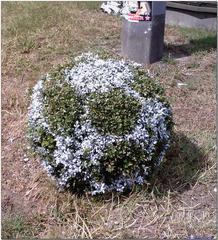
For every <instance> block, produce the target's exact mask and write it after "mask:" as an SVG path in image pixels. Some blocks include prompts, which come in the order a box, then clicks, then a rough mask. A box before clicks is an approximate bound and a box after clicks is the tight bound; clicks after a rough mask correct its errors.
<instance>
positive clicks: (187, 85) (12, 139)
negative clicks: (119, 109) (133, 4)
mask: <svg viewBox="0 0 218 240" xmlns="http://www.w3.org/2000/svg"><path fill="white" fill-rule="evenodd" d="M99 5H100V3H96V2H50V3H49V2H2V52H1V54H2V55H1V57H2V237H3V238H16V237H17V238H22V237H31V238H33V237H37V238H149V239H150V238H155V239H157V238H161V239H163V238H165V239H172V238H178V239H181V238H186V237H188V236H190V235H194V236H207V237H211V236H215V234H216V160H215V151H216V141H215V140H216V138H215V136H216V135H215V103H216V96H215V86H216V34H215V33H213V32H206V31H201V30H196V29H192V30H190V29H185V28H176V27H169V26H166V29H165V53H164V57H163V59H162V61H160V62H158V63H155V64H152V65H146V66H145V69H146V70H148V71H149V72H150V73H151V74H153V75H154V76H155V77H156V79H157V80H158V81H159V82H160V83H161V84H162V85H163V86H164V88H165V89H166V95H167V98H168V100H169V102H170V104H171V106H172V109H173V116H174V122H175V126H174V137H173V141H172V144H171V148H170V150H169V152H168V154H167V156H166V159H165V161H164V163H163V164H162V166H161V168H160V169H159V171H157V172H156V173H155V174H154V177H153V180H152V181H151V182H150V184H148V185H147V186H145V187H144V189H143V190H140V191H138V190H137V189H134V190H133V191H132V192H131V193H130V194H129V195H125V196H119V195H116V194H112V195H110V196H107V197H104V198H103V197H99V198H93V197H90V196H87V195H86V196H82V197H78V196H75V195H72V194H70V193H68V192H60V191H59V190H58V189H57V187H56V186H55V184H54V182H52V180H50V179H49V178H48V177H47V176H46V174H45V172H44V171H43V169H42V167H41V165H40V162H39V159H37V158H36V157H34V156H32V155H31V154H30V151H29V149H28V144H27V140H26V134H25V132H26V120H27V108H28V105H29V101H30V93H31V89H32V87H33V86H34V84H35V83H36V82H37V80H38V79H39V78H40V76H41V75H42V74H44V73H46V72H48V71H50V70H51V69H52V68H55V67H56V66H57V65H58V64H63V63H66V62H67V61H68V59H69V58H70V57H72V56H73V55H76V54H77V53H80V52H85V51H88V50H92V51H101V52H108V53H109V54H110V55H114V56H117V55H119V54H120V48H121V46H120V44H121V43H120V32H121V26H122V22H121V19H120V18H119V17H114V16H109V15H107V14H104V13H102V12H101V11H100V10H99ZM181 84H183V85H181Z"/></svg>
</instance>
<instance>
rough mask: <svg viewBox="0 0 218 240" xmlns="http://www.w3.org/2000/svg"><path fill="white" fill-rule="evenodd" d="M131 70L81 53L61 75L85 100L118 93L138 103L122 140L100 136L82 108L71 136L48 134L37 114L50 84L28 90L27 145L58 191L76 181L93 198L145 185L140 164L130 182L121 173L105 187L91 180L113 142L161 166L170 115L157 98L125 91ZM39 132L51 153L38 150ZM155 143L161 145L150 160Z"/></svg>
mask: <svg viewBox="0 0 218 240" xmlns="http://www.w3.org/2000/svg"><path fill="white" fill-rule="evenodd" d="M136 68H137V66H134V64H130V63H127V62H124V61H115V60H112V59H109V60H102V59H100V58H99V57H98V56H97V55H94V54H92V53H86V54H82V55H80V56H78V57H77V58H75V66H74V67H73V68H72V69H68V70H65V76H64V77H65V81H66V82H67V83H68V84H70V86H72V88H74V89H76V91H77V92H78V94H80V95H81V96H86V95H87V101H89V98H88V94H89V93H98V94H102V93H104V92H110V91H111V90H112V89H115V88H120V89H122V90H123V91H124V92H125V94H127V95H128V96H131V97H133V98H134V99H136V100H137V101H139V102H140V104H141V109H140V112H139V114H138V117H137V121H136V124H135V126H134V128H133V129H132V131H130V132H129V133H128V134H125V135H123V136H119V135H112V134H107V135H102V134H100V133H99V132H98V131H97V129H96V128H95V127H94V126H93V124H92V121H91V119H90V118H89V116H90V114H89V113H90V109H89V108H88V105H87V104H85V103H84V106H83V109H84V113H83V114H81V115H80V117H79V118H78V120H77V121H76V123H75V125H74V133H73V134H71V135H69V136H67V137H66V135H65V134H64V132H63V134H61V133H60V132H61V131H59V132H58V134H57V133H56V132H53V131H51V129H50V126H49V124H48V120H47V119H46V117H45V116H44V115H43V102H44V99H43V96H44V95H43V91H45V89H44V81H47V80H50V79H49V75H47V76H46V78H45V79H44V80H40V81H38V83H37V84H36V86H35V87H34V89H33V95H32V101H31V105H30V107H29V121H28V123H29V128H30V129H31V131H30V138H31V140H32V142H33V144H34V143H35V150H36V151H37V152H39V153H40V154H41V156H43V159H42V160H43V161H42V162H43V166H44V167H45V169H46V170H47V172H48V173H49V174H51V175H53V176H54V177H55V178H56V179H57V182H58V183H59V185H60V186H61V187H71V182H72V181H74V180H76V181H78V182H84V183H85V184H86V185H87V186H88V188H89V190H90V191H91V193H92V194H93V195H95V194H97V193H105V192H108V191H113V190H115V191H119V192H123V191H124V190H125V189H127V188H131V187H132V186H133V185H134V184H140V185H141V184H143V183H145V182H146V181H147V176H148V175H149V173H150V172H149V171H150V169H149V167H148V166H147V165H142V167H141V168H142V169H140V171H139V170H137V171H135V172H133V173H132V176H131V178H130V177H127V176H126V175H125V174H121V175H120V176H119V177H117V179H114V181H113V182H112V183H111V184H107V183H105V182H104V181H103V180H99V179H98V180H96V179H95V177H94V176H95V175H94V174H95V173H96V171H97V172H99V173H100V169H101V159H102V157H103V156H104V154H105V151H106V150H107V148H108V147H109V146H111V144H113V143H115V142H116V143H119V142H123V141H128V142H130V141H134V142H135V143H137V144H138V145H139V146H140V147H141V148H142V149H143V150H144V151H145V152H146V153H147V155H148V158H147V159H146V160H145V161H154V165H156V166H157V165H159V164H160V162H161V161H162V159H163V157H164V155H165V152H166V150H167V149H168V147H169V141H170V130H169V128H168V126H167V121H166V119H167V118H170V117H171V110H170V108H169V107H167V106H166V104H165V103H163V102H162V101H160V100H158V98H143V97H142V96H141V95H140V94H139V93H138V92H136V91H135V90H133V89H132V88H131V87H130V85H131V84H132V83H134V81H135V80H134V71H133V70H134V69H136ZM39 128H41V129H43V131H44V132H45V133H48V134H50V135H52V136H53V138H54V139H55V143H56V146H55V149H54V151H53V152H49V150H48V149H46V148H43V147H42V146H40V141H41V136H40V133H39V132H38V131H37V129H39ZM148 128H149V129H148ZM60 130H61V129H60ZM62 131H64V130H62ZM159 141H161V142H162V143H163V144H162V145H163V146H162V148H161V149H160V150H159V152H158V156H157V157H155V158H154V155H155V154H156V152H157V144H158V142H159ZM48 153H49V154H50V155H52V159H53V160H52V163H51V162H50V161H48V159H47V158H46V154H48ZM155 156H156V155H155ZM58 166H61V170H60V171H59V173H58V175H55V174H54V170H55V169H56V168H57V167H58ZM102 179H104V178H103V177H102Z"/></svg>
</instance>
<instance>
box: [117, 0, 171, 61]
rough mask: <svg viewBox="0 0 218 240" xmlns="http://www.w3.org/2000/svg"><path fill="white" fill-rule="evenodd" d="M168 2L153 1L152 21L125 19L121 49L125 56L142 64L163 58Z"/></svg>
mask: <svg viewBox="0 0 218 240" xmlns="http://www.w3.org/2000/svg"><path fill="white" fill-rule="evenodd" d="M165 11H166V3H165V2H159V1H152V2H151V21H139V22H130V21H128V20H126V19H123V26H122V33H121V51H122V55H123V56H124V57H127V58H128V59H130V60H132V61H135V62H137V63H141V64H148V63H154V62H157V61H159V60H160V59H161V57H162V54H163V44H164V27H165Z"/></svg>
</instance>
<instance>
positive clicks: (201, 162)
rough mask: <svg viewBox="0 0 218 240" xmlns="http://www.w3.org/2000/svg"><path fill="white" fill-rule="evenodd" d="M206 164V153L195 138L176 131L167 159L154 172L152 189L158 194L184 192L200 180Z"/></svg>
mask: <svg viewBox="0 0 218 240" xmlns="http://www.w3.org/2000/svg"><path fill="white" fill-rule="evenodd" d="M205 164H206V158H205V154H204V153H203V150H202V149H200V148H199V147H198V146H197V145H196V144H195V143H194V140H192V139H189V138H188V137H186V136H185V135H184V134H182V133H174V134H173V137H172V143H171V147H170V149H169V151H168V153H167V154H166V158H165V161H164V162H163V163H162V164H161V166H160V168H159V169H158V170H157V171H156V172H155V173H154V174H153V177H152V180H151V185H150V189H151V190H152V191H153V192H154V193H155V194H156V195H165V194H167V192H168V191H169V190H170V192H176V193H182V192H184V191H187V190H189V189H191V187H192V186H193V185H195V183H196V182H197V181H198V179H199V174H200V173H201V172H202V170H203V169H204V167H205Z"/></svg>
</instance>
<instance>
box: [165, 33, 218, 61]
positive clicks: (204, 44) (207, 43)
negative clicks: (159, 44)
mask: <svg viewBox="0 0 218 240" xmlns="http://www.w3.org/2000/svg"><path fill="white" fill-rule="evenodd" d="M216 48H217V36H216V35H209V36H205V37H202V38H198V39H190V41H189V43H187V44H182V45H178V44H171V43H169V44H165V46H164V53H165V55H170V56H172V57H175V58H176V57H179V56H190V55H191V54H194V53H197V52H202V51H210V50H215V49H216Z"/></svg>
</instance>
